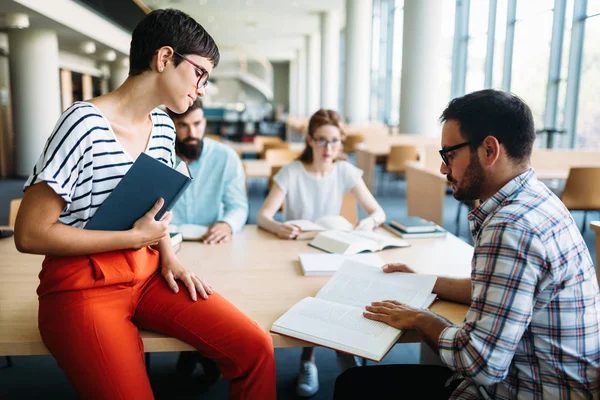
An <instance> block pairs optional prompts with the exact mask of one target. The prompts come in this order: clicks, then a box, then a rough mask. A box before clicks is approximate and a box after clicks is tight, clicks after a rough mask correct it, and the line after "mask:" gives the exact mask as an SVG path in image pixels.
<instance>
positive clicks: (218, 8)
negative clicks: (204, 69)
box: [143, 0, 345, 61]
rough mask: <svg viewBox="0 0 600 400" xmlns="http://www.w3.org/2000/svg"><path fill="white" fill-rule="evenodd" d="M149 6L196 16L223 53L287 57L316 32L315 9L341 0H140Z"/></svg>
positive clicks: (339, 7) (339, 5) (337, 5)
mask: <svg viewBox="0 0 600 400" xmlns="http://www.w3.org/2000/svg"><path fill="white" fill-rule="evenodd" d="M143 2H144V3H145V4H146V5H147V6H148V7H150V8H152V9H158V8H177V9H180V10H182V11H184V12H186V13H188V14H190V15H191V16H192V17H193V18H194V19H196V20H197V21H198V22H199V23H200V24H201V25H202V26H203V27H204V28H206V30H207V31H208V32H209V33H210V34H211V36H213V37H214V39H215V41H216V42H217V45H218V46H219V49H220V50H221V51H222V52H223V53H224V55H226V54H231V53H233V54H235V53H239V54H244V55H245V56H247V57H248V58H252V57H257V58H267V59H269V60H271V61H282V60H290V59H293V58H295V57H296V51H297V50H298V49H299V48H301V47H302V46H304V43H305V37H306V35H310V34H314V33H319V31H320V22H319V13H320V12H324V11H330V10H336V11H338V12H339V13H340V14H341V20H342V21H343V20H344V19H343V13H344V9H345V1H344V0H143Z"/></svg>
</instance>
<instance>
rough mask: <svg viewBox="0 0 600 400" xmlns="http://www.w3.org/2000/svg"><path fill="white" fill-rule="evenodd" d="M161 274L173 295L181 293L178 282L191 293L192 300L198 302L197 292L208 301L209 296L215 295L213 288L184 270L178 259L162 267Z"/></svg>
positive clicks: (164, 263)
mask: <svg viewBox="0 0 600 400" xmlns="http://www.w3.org/2000/svg"><path fill="white" fill-rule="evenodd" d="M161 274H162V276H163V278H165V281H167V285H169V288H170V289H171V290H172V291H173V293H177V292H179V285H177V282H176V281H177V280H178V279H179V280H180V281H181V283H183V284H184V285H185V287H186V288H187V290H188V291H189V292H190V297H191V298H192V300H194V301H196V300H197V299H198V296H197V295H196V292H198V293H200V297H202V298H203V299H205V300H206V299H208V296H209V295H211V294H212V293H213V290H212V288H211V287H210V285H209V284H208V283H206V282H205V281H204V279H202V278H198V277H197V276H196V275H194V274H193V273H191V272H190V271H188V270H187V269H185V268H183V266H182V265H181V264H180V263H179V261H177V259H176V258H172V259H170V260H168V261H166V262H163V264H162V265H161Z"/></svg>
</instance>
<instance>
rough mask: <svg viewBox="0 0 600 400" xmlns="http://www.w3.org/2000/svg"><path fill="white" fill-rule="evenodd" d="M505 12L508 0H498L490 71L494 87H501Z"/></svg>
mask: <svg viewBox="0 0 600 400" xmlns="http://www.w3.org/2000/svg"><path fill="white" fill-rule="evenodd" d="M507 14H508V0H498V6H497V8H496V37H495V38H494V66H493V71H492V87H493V88H494V89H501V88H502V72H503V71H504V45H505V43H506V18H507Z"/></svg>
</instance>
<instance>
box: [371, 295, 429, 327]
mask: <svg viewBox="0 0 600 400" xmlns="http://www.w3.org/2000/svg"><path fill="white" fill-rule="evenodd" d="M365 309H366V310H367V311H368V312H364V313H363V315H364V316H365V318H368V319H371V320H373V321H381V322H383V323H386V324H388V325H389V326H393V327H394V328H397V329H402V330H406V329H415V328H416V319H417V317H418V315H419V314H421V313H423V312H426V311H424V310H422V309H420V308H415V307H411V306H409V305H407V304H403V303H400V302H398V301H396V300H384V301H376V302H373V303H371V305H370V306H366V307H365Z"/></svg>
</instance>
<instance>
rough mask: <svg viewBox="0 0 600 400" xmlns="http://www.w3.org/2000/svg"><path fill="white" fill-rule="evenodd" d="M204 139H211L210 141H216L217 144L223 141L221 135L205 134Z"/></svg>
mask: <svg viewBox="0 0 600 400" xmlns="http://www.w3.org/2000/svg"><path fill="white" fill-rule="evenodd" d="M204 137H205V138H208V139H212V140H216V141H217V142H222V141H223V137H222V136H221V135H215V134H212V133H207V134H205V135H204Z"/></svg>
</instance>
